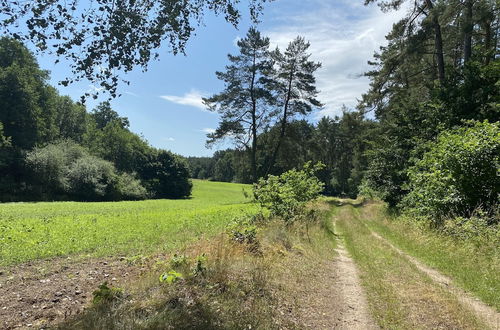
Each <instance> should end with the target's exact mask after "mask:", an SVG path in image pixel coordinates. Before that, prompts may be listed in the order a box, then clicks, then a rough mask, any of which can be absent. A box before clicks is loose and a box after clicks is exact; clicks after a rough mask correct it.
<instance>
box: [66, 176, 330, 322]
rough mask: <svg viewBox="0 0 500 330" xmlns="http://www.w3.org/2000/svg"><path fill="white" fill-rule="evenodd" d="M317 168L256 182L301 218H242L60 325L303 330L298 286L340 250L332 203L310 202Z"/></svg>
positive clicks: (108, 291) (103, 293)
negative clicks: (296, 191) (299, 190)
mask: <svg viewBox="0 0 500 330" xmlns="http://www.w3.org/2000/svg"><path fill="white" fill-rule="evenodd" d="M313 173H314V171H313V168H312V167H306V169H305V170H301V171H291V172H288V173H285V174H283V175H282V176H280V177H275V178H273V177H271V178H270V180H268V181H267V182H264V181H262V182H260V184H259V186H256V187H255V188H254V193H255V194H256V195H258V196H259V198H258V200H259V199H260V200H261V201H262V203H263V204H262V205H264V204H265V205H268V206H269V205H273V206H274V207H275V209H276V210H279V209H280V207H278V206H281V207H283V206H284V205H290V204H294V205H295V207H294V208H293V210H294V212H293V214H294V215H295V216H294V217H293V219H292V218H281V217H278V216H277V215H276V214H275V213H274V212H273V211H271V212H266V211H265V210H263V213H258V214H256V215H253V216H241V215H240V216H238V217H235V219H234V221H232V222H231V223H230V224H228V225H227V226H226V229H225V231H224V233H223V234H221V235H218V236H217V237H214V238H211V239H207V240H202V241H200V242H198V243H194V244H191V245H189V246H187V247H185V248H183V249H178V250H176V252H175V253H171V254H170V255H169V257H166V258H164V259H160V260H155V263H154V264H152V265H151V264H150V265H149V266H150V267H151V269H152V271H151V272H150V273H148V274H147V275H146V276H144V277H143V278H142V279H141V281H140V283H139V285H137V284H134V285H133V286H131V287H129V288H126V289H125V291H123V290H121V289H117V288H111V287H109V286H107V285H103V286H101V287H99V288H98V290H96V291H95V292H94V294H93V295H94V303H93V306H92V307H91V308H90V309H88V310H87V311H86V312H85V313H83V314H82V315H80V316H77V317H76V318H74V319H72V320H70V321H68V322H65V323H63V324H61V325H60V327H61V328H68V327H70V328H72V329H89V328H92V329H95V328H106V329H119V328H134V329H139V328H143V329H215V328H217V329H256V328H257V329H278V328H287V329H293V328H297V329H300V328H303V324H302V323H301V322H302V321H301V319H300V318H299V314H300V309H301V308H302V307H303V306H301V305H300V304H299V301H300V299H299V296H298V295H299V292H300V290H301V286H297V285H296V284H297V283H300V282H302V281H304V276H307V277H310V278H314V277H315V276H314V274H312V273H313V272H315V271H316V272H317V271H318V270H320V269H321V268H322V267H324V263H325V261H328V260H331V256H332V255H333V254H334V253H335V252H334V248H335V236H334V234H333V229H332V226H331V221H330V208H329V207H328V204H326V202H324V201H316V202H315V203H314V204H313V205H311V204H308V202H309V203H310V202H311V201H313V200H315V199H316V198H317V197H318V193H319V191H320V189H318V187H319V188H320V187H321V184H320V182H319V181H318V180H317V179H316V178H315V177H314V175H313ZM297 186H301V187H303V188H304V189H303V190H302V192H303V193H304V194H295V195H290V194H289V195H286V198H283V199H280V200H276V199H273V201H272V202H269V199H268V198H270V196H276V195H274V193H273V191H274V192H275V191H278V190H281V191H283V190H287V191H289V192H292V191H293V190H291V188H292V187H297ZM306 190H307V191H306ZM263 196H268V197H267V198H266V199H264V198H263ZM283 196H284V195H283ZM272 209H273V208H272V207H271V210H272ZM266 214H267V215H266ZM307 274H309V275H307ZM291 297H296V299H291Z"/></svg>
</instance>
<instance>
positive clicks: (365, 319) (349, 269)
mask: <svg viewBox="0 0 500 330" xmlns="http://www.w3.org/2000/svg"><path fill="white" fill-rule="evenodd" d="M336 251H337V253H338V256H336V257H335V258H334V257H333V256H332V257H331V258H327V259H325V260H317V261H315V262H313V263H308V264H307V265H306V267H305V268H304V267H303V268H302V269H300V270H299V271H298V272H297V273H295V274H294V275H293V276H291V277H289V278H291V279H294V281H293V282H292V283H291V284H292V287H291V288H290V289H289V295H290V296H293V297H295V306H297V309H296V317H297V321H296V323H297V324H301V328H307V329H377V328H378V327H377V325H376V323H375V322H374V321H373V319H372V317H371V315H370V313H369V310H368V303H367V301H366V297H365V294H364V292H363V289H362V287H361V285H360V282H359V278H358V273H357V269H356V266H355V264H354V262H353V261H352V259H351V258H350V257H349V255H348V254H347V251H346V250H345V248H344V247H343V246H337V249H336ZM290 270H291V271H295V270H294V269H293V267H291V268H290Z"/></svg>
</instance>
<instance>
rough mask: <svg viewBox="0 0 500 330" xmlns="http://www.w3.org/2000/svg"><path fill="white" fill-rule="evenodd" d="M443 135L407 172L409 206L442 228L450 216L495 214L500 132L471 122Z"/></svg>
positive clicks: (492, 126) (499, 183)
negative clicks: (476, 211)
mask: <svg viewBox="0 0 500 330" xmlns="http://www.w3.org/2000/svg"><path fill="white" fill-rule="evenodd" d="M468 125H469V127H467V126H466V127H460V128H457V129H454V130H449V131H444V132H442V133H441V134H440V135H439V136H438V138H437V140H436V141H435V142H430V143H429V145H428V149H429V150H428V151H427V152H426V153H425V154H424V155H423V157H422V159H420V160H418V161H417V162H416V164H415V165H414V166H412V167H411V168H410V169H409V170H408V173H409V179H410V181H409V182H410V189H411V191H410V193H409V194H408V196H407V198H406V199H405V204H406V205H407V206H409V207H410V208H411V210H412V211H414V212H415V213H417V214H419V215H423V216H426V217H430V218H432V219H433V220H432V221H436V222H440V221H441V220H442V219H443V218H444V217H446V216H450V215H460V216H470V215H471V214H472V213H473V211H474V210H476V209H477V208H483V209H485V210H492V209H493V208H494V207H496V206H497V205H498V198H499V196H500V175H499V174H500V158H499V155H500V126H499V124H498V123H493V124H490V123H488V122H469V123H468Z"/></svg>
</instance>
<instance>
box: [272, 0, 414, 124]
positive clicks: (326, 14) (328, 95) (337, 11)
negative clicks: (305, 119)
mask: <svg viewBox="0 0 500 330" xmlns="http://www.w3.org/2000/svg"><path fill="white" fill-rule="evenodd" d="M316 4H317V8H318V9H317V10H316V11H314V12H310V13H308V14H304V13H301V14H300V15H298V16H294V17H290V16H287V17H286V20H285V16H284V17H283V19H282V21H283V22H280V24H278V25H277V26H276V27H274V28H271V29H269V30H267V31H264V34H265V35H267V36H269V37H270V39H271V41H272V42H273V43H274V45H273V46H272V47H276V46H279V47H280V48H281V49H284V48H286V46H287V44H288V43H289V42H290V41H291V40H293V39H294V38H295V37H296V36H297V35H301V36H303V37H305V38H306V40H309V41H310V43H311V47H310V48H309V50H310V52H311V53H312V56H311V59H312V60H315V61H319V62H321V63H322V64H323V66H322V67H321V68H320V69H319V70H318V71H317V74H316V77H317V86H318V89H319V90H320V94H319V99H320V100H321V101H322V102H323V103H324V104H325V107H324V109H322V110H320V111H319V113H317V117H322V116H327V115H329V116H335V115H339V114H341V107H342V105H343V104H345V105H346V106H348V107H354V106H356V104H357V99H359V98H360V96H361V94H362V93H364V92H365V91H367V89H368V86H369V80H368V79H367V78H366V77H364V76H363V73H364V72H366V71H367V70H369V66H368V64H367V61H368V60H370V59H372V56H373V53H374V51H376V50H378V49H379V47H380V46H381V45H384V44H386V40H385V35H386V34H387V33H388V32H389V31H390V30H391V28H392V24H393V23H395V22H397V21H398V20H399V19H401V18H402V17H403V16H404V14H405V10H400V11H397V12H389V13H382V12H381V11H380V9H379V8H378V7H376V6H369V7H363V6H362V5H361V6H360V4H359V3H358V1H352V0H342V1H335V2H333V1H332V2H329V1H317V2H316ZM280 21H281V20H280Z"/></svg>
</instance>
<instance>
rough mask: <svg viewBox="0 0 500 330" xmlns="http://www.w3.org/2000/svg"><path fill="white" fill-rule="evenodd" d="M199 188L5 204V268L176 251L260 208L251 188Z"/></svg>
mask: <svg viewBox="0 0 500 330" xmlns="http://www.w3.org/2000/svg"><path fill="white" fill-rule="evenodd" d="M193 185H194V186H193V194H192V197H191V198H189V199H181V200H146V201H126V202H99V203H82V202H43V203H8V204H0V266H8V265H13V264H16V263H22V262H26V261H30V260H35V259H42V258H50V257H55V256H66V255H91V256H111V255H137V254H143V253H155V252H159V251H165V250H171V249H175V248H178V247H180V246H182V245H183V244H186V243H188V242H191V241H193V240H196V239H199V238H200V237H202V236H210V235H213V234H215V233H217V232H220V231H221V230H223V229H224V227H225V226H226V225H227V223H228V222H230V221H231V220H232V219H233V218H235V217H238V216H241V215H243V214H248V213H255V212H257V210H258V207H257V206H256V205H255V204H252V203H251V201H250V199H249V198H248V197H246V196H248V194H251V186H249V185H243V184H233V183H220V182H209V181H199V180H193ZM244 191H245V193H244ZM245 195H246V196H245Z"/></svg>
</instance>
